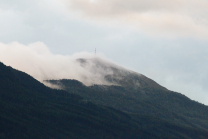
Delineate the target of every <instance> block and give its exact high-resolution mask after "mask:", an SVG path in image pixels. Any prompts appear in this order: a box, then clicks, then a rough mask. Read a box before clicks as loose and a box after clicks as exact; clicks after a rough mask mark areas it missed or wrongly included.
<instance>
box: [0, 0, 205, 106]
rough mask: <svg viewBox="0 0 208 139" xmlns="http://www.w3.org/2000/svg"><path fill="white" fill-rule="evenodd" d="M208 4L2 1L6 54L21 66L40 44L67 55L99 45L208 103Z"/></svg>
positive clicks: (0, 29)
mask: <svg viewBox="0 0 208 139" xmlns="http://www.w3.org/2000/svg"><path fill="white" fill-rule="evenodd" d="M207 7H208V1H207V0H192V1H190V0H146V1H142V0H18V1H17V0H1V1H0V51H1V52H0V54H1V56H0V61H2V62H4V63H5V64H7V65H10V63H9V62H8V61H11V60H13V61H16V68H18V66H19V67H20V66H21V64H19V63H18V62H17V61H18V60H19V61H20V60H23V59H27V60H28V59H29V58H28V57H30V56H31V55H32V52H31V53H28V52H29V51H32V50H33V49H31V48H33V46H35V47H37V48H38V49H37V48H36V49H35V50H36V52H37V51H38V52H39V51H41V54H44V55H46V56H47V55H50V57H51V56H58V57H65V58H67V57H70V56H72V55H74V54H77V53H81V52H82V53H83V52H85V53H87V52H88V53H92V54H93V53H94V49H95V48H96V49H97V52H98V54H100V55H104V56H105V57H107V58H108V59H110V60H112V61H114V62H115V63H117V64H119V65H121V66H123V67H126V68H128V69H131V70H134V71H136V72H139V73H141V74H143V75H145V76H147V77H149V78H151V79H153V80H155V81H156V82H158V83H159V84H161V85H162V86H164V87H166V88H168V89H169V90H173V91H177V92H180V93H182V94H185V95H186V96H188V97H189V98H191V99H193V100H196V101H198V102H201V103H204V104H206V105H208V64H207V63H208V62H207V61H208V39H207V38H208V8H207ZM31 46H32V47H31ZM7 48H9V49H7ZM27 48H30V50H29V49H27ZM15 53H18V55H16V56H15ZM39 53H40V52H39ZM23 55H24V57H22V56H23ZM20 57H21V58H20ZM18 58H19V59H18ZM7 62H8V63H7ZM59 63H60V61H59ZM11 66H13V65H11ZM14 66H15V64H14ZM22 66H24V67H25V66H26V65H25V64H23V65H22ZM32 66H33V65H31V64H28V68H24V69H25V70H27V69H29V68H31V67H32ZM20 69H21V68H20ZM26 72H27V71H26ZM53 74H54V73H53Z"/></svg>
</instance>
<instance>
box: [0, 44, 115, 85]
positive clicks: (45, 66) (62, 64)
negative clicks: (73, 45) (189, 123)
mask: <svg viewBox="0 0 208 139" xmlns="http://www.w3.org/2000/svg"><path fill="white" fill-rule="evenodd" d="M96 57H97V58H99V57H102V59H104V60H107V59H106V58H105V57H104V56H103V55H102V54H101V55H99V56H96ZM78 58H87V59H88V58H95V55H94V54H90V53H86V52H82V53H76V54H74V55H71V56H63V55H54V54H52V53H51V52H50V51H49V49H48V47H47V46H46V45H45V44H44V43H42V42H36V43H32V44H29V45H28V46H25V45H23V44H20V43H18V42H13V43H9V44H4V43H0V61H1V62H3V63H4V64H6V65H9V66H11V67H13V68H15V69H18V70H21V71H24V72H26V73H27V74H29V75H31V76H33V77H34V78H36V79H37V80H39V81H43V80H50V79H76V80H79V81H81V82H83V83H84V84H86V85H92V84H106V85H107V84H110V83H108V82H107V81H106V80H105V79H104V72H105V74H107V73H108V72H109V73H111V71H108V72H107V73H106V71H102V69H99V68H96V70H97V71H96V73H94V72H92V70H94V69H92V67H95V64H96V63H93V62H90V63H88V64H87V66H85V67H83V66H81V65H80V63H79V62H77V61H76V59H78ZM107 61H109V60H107Z"/></svg>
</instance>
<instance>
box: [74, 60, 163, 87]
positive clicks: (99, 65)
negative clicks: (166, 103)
mask: <svg viewBox="0 0 208 139" xmlns="http://www.w3.org/2000/svg"><path fill="white" fill-rule="evenodd" d="M76 61H77V62H78V63H79V64H80V66H82V67H83V68H85V69H86V70H88V71H89V72H90V73H91V74H93V75H94V76H95V77H96V78H97V79H100V80H102V83H103V84H102V83H101V84H102V85H118V86H123V87H131V88H132V87H133V88H135V89H136V88H155V89H166V88H164V87H162V86H160V85H159V84H157V83H156V82H155V81H153V80H151V79H149V78H147V77H146V76H144V75H142V74H140V73H136V72H134V71H131V70H128V69H125V68H123V67H121V66H118V65H116V64H114V63H111V62H108V61H105V60H102V59H100V58H97V57H96V58H90V59H84V58H79V59H77V60H76ZM94 84H97V83H96V82H94ZM98 84H99V83H98Z"/></svg>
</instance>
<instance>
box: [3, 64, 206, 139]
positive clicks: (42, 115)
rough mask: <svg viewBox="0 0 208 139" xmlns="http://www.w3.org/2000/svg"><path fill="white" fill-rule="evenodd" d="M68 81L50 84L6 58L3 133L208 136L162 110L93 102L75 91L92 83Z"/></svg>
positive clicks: (33, 138)
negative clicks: (63, 84) (165, 115)
mask: <svg viewBox="0 0 208 139" xmlns="http://www.w3.org/2000/svg"><path fill="white" fill-rule="evenodd" d="M66 81H67V82H68V81H69V82H68V83H69V84H71V85H72V87H74V88H73V89H74V90H70V91H68V92H67V91H64V90H55V89H50V88H48V87H46V86H45V85H43V84H42V83H40V82H39V81H37V80H35V79H34V78H32V77H31V76H29V75H27V74H26V73H24V72H21V71H18V70H15V69H13V68H12V67H7V66H5V65H4V64H2V63H0V123H1V124H0V138H1V139H20V138H21V139H37V138H38V139H68V138H70V139H88V138H89V139H97V138H99V139H138V138H141V139H157V138H158V139H159V138H160V139H161V138H164V139H165V138H185V139H192V138H207V137H208V131H207V130H205V129H202V128H199V127H191V126H186V125H179V124H177V123H172V122H169V121H167V120H164V119H161V118H160V117H156V116H151V115H143V114H139V113H138V114H136V113H134V114H132V113H127V112H123V111H120V110H118V109H115V108H112V107H108V106H104V105H98V104H93V103H91V102H89V101H88V100H86V99H85V98H84V99H83V97H81V96H79V95H77V94H73V93H75V92H79V91H80V93H84V92H82V90H85V89H86V88H88V89H90V90H91V89H92V88H90V87H87V86H85V85H83V84H82V83H80V82H78V81H75V80H66ZM112 87H114V86H112ZM115 87H117V86H115ZM98 88H99V89H100V88H101V87H98ZM94 90H96V89H94ZM87 91H88V90H87ZM88 93H89V94H90V93H91V92H88Z"/></svg>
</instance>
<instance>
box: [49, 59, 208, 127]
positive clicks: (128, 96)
mask: <svg viewBox="0 0 208 139" xmlns="http://www.w3.org/2000/svg"><path fill="white" fill-rule="evenodd" d="M77 61H78V62H79V63H80V65H81V66H83V67H88V65H89V63H90V65H91V66H90V67H91V72H92V73H94V74H99V75H101V77H102V78H103V79H105V81H107V82H108V84H112V85H96V84H94V85H91V86H86V85H84V84H83V83H81V82H79V81H76V80H70V79H62V80H48V81H47V82H48V83H50V84H52V85H58V86H59V87H61V88H62V89H64V90H66V91H68V92H70V93H74V94H78V95H80V96H82V97H83V98H84V99H85V100H86V101H89V102H93V103H95V104H97V105H103V106H108V107H113V108H115V109H118V110H120V111H123V112H126V113H129V114H144V115H148V116H153V117H157V118H160V119H163V120H167V121H169V122H171V123H175V124H178V125H185V126H188V127H193V128H201V129H204V130H207V129H208V107H207V106H205V105H203V104H200V103H198V102H195V101H193V100H190V99H189V98H188V97H186V96H184V95H182V94H180V93H177V92H173V91H170V90H168V89H166V88H164V87H162V86H160V85H159V84H157V83H156V82H154V81H153V80H151V79H149V78H147V77H145V76H144V75H142V74H139V73H135V72H133V71H130V70H127V69H124V68H122V67H119V66H117V65H114V64H111V63H107V62H103V61H102V60H100V59H78V60H77ZM100 71H101V72H100Z"/></svg>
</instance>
